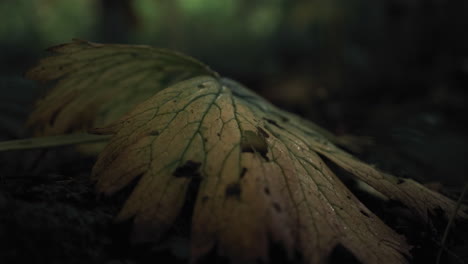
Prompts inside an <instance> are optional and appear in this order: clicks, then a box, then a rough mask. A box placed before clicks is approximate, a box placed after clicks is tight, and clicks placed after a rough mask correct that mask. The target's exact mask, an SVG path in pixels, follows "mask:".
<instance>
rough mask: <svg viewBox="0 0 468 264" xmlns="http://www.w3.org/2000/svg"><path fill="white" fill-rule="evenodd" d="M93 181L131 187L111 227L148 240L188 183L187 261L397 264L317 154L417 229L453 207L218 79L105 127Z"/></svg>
mask: <svg viewBox="0 0 468 264" xmlns="http://www.w3.org/2000/svg"><path fill="white" fill-rule="evenodd" d="M95 131H96V132H99V133H104V134H108V133H112V134H115V135H114V137H113V138H112V140H111V142H110V144H109V145H108V147H106V148H105V150H104V151H103V152H102V153H101V155H100V157H99V160H98V162H97V163H96V165H95V167H94V171H93V175H94V177H95V179H96V180H97V186H98V190H99V191H101V192H105V193H107V194H112V193H114V192H116V191H118V190H120V189H122V188H123V187H124V186H126V185H127V184H129V183H130V182H131V181H132V180H134V179H136V178H137V177H139V176H142V177H141V179H139V181H138V184H137V186H136V187H135V189H134V191H133V193H132V195H131V196H130V198H129V199H128V200H127V202H126V203H125V206H124V208H123V209H122V211H121V212H120V214H119V216H118V218H119V219H121V220H124V219H129V218H132V217H135V218H134V222H135V228H136V230H135V238H136V239H137V240H140V241H147V240H155V239H158V238H159V237H160V236H161V235H162V234H163V233H164V232H165V231H166V230H167V229H168V228H169V227H170V226H171V224H172V223H173V222H174V220H175V219H176V217H177V215H178V214H179V213H180V210H181V208H182V207H183V205H184V202H186V201H185V198H186V195H187V190H188V188H189V185H190V184H191V183H192V184H193V183H194V182H195V183H196V185H197V186H198V193H197V195H196V202H195V208H194V212H193V218H192V237H191V240H192V241H191V245H192V257H193V258H195V259H196V258H198V257H199V256H202V255H203V254H205V253H207V252H208V251H210V250H211V249H212V248H213V247H215V246H216V247H217V248H218V250H219V253H220V254H225V255H227V256H230V257H231V258H232V259H234V260H236V261H239V263H243V262H244V261H253V260H256V259H267V256H268V246H269V243H270V242H271V241H273V242H275V243H279V244H281V245H283V246H284V247H285V249H286V252H288V253H289V254H291V256H292V255H293V254H294V251H295V249H299V251H300V252H301V254H302V257H303V258H304V260H305V262H306V263H323V262H324V261H325V259H326V257H327V255H328V254H329V253H330V251H331V250H332V249H333V248H334V247H335V246H336V245H337V244H341V245H343V246H344V247H346V248H348V249H349V250H350V251H351V252H353V253H354V254H355V255H356V256H357V257H358V258H359V259H360V260H361V261H362V262H363V263H377V262H384V263H404V262H405V257H404V255H406V254H407V253H408V246H407V245H406V243H405V241H404V239H403V238H402V237H400V236H398V235H397V234H396V233H394V232H393V231H392V230H391V229H390V228H389V227H387V226H386V225H385V224H383V222H382V221H381V220H379V219H378V218H377V217H376V216H375V215H374V214H373V213H372V212H370V211H369V210H368V209H367V208H366V207H365V206H364V205H362V204H361V203H360V202H359V201H358V200H357V199H356V198H355V197H354V196H353V194H352V193H351V192H350V191H349V190H348V189H347V188H346V187H345V186H344V185H343V184H342V183H341V182H340V180H339V179H338V178H337V177H336V176H335V175H334V174H333V172H332V171H331V170H330V169H329V168H328V167H327V166H326V164H325V163H324V162H323V160H322V158H321V157H320V156H319V155H318V154H322V155H323V156H325V157H327V158H329V159H331V160H332V161H334V162H336V163H337V164H338V165H340V166H342V167H343V168H345V169H347V170H349V171H350V172H352V173H353V174H354V175H356V176H357V177H359V178H360V179H362V180H364V181H365V182H367V183H369V184H370V185H371V186H373V187H374V188H376V189H377V190H379V191H381V192H382V193H384V194H385V195H387V196H388V197H391V198H392V199H396V200H400V201H402V202H404V203H405V204H406V205H407V206H409V207H411V208H413V209H414V210H415V211H416V212H417V213H418V214H419V215H420V216H422V217H423V218H426V217H427V213H428V212H430V211H431V210H433V209H435V208H439V207H440V208H446V209H449V210H451V209H453V203H452V202H451V201H450V200H448V199H447V198H445V197H443V196H441V195H439V194H436V193H434V192H432V191H429V190H428V189H426V188H424V187H423V186H421V185H419V184H417V183H416V182H414V181H411V180H399V179H397V178H395V177H393V176H389V175H385V174H383V173H380V172H379V171H377V170H376V169H374V168H372V167H370V166H368V165H366V164H363V163H361V162H359V161H358V160H356V159H354V158H353V157H351V156H350V155H348V154H346V153H344V152H343V151H341V150H339V149H338V148H337V147H335V146H334V145H332V144H331V143H329V141H328V140H327V139H326V138H325V137H323V136H321V135H320V134H318V133H316V132H315V131H314V130H312V129H310V128H309V127H308V126H307V125H306V124H304V122H303V121H302V120H301V119H300V118H298V117H296V116H294V115H292V114H289V113H287V112H284V111H281V110H279V109H277V108H275V107H274V106H272V105H271V104H269V103H267V102H265V101H264V100H263V99H261V98H260V97H258V96H257V95H255V94H254V93H252V92H250V91H248V90H247V89H246V88H244V87H242V86H241V85H239V84H237V83H235V82H233V81H229V80H224V79H223V80H217V79H214V78H211V77H198V78H194V79H190V80H188V81H185V82H181V83H178V84H176V85H174V86H171V87H169V88H166V89H164V90H163V91H161V92H159V93H158V94H156V95H155V96H154V97H152V98H151V99H149V100H148V101H145V102H144V103H142V104H140V105H139V106H138V107H137V108H136V109H134V110H133V111H132V112H131V113H129V114H128V115H126V116H125V117H123V118H122V119H121V120H120V121H118V122H116V123H114V124H113V125H111V126H108V127H105V128H100V129H96V130H95Z"/></svg>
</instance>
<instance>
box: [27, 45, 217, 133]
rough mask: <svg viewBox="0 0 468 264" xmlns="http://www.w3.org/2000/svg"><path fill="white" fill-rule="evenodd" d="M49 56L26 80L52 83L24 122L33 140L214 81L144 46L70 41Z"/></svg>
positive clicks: (201, 68)
mask: <svg viewBox="0 0 468 264" xmlns="http://www.w3.org/2000/svg"><path fill="white" fill-rule="evenodd" d="M49 51H51V52H52V53H53V54H54V56H50V57H47V58H45V59H43V60H41V61H40V62H39V64H38V65H37V66H36V67H34V68H32V69H31V70H30V71H29V72H28V73H27V74H26V76H27V77H28V78H30V79H33V80H37V81H41V82H51V81H55V85H54V87H53V89H52V91H50V92H49V93H48V94H47V96H45V97H44V98H43V99H42V100H40V101H38V103H37V105H36V109H35V111H34V112H33V113H32V114H31V116H30V118H29V125H30V126H32V127H34V128H35V129H36V133H37V134H39V135H55V134H62V133H66V132H72V131H76V130H82V129H86V128H90V127H94V126H103V125H106V124H108V123H110V122H112V121H115V120H117V119H118V118H120V117H121V116H122V115H123V114H125V113H127V112H128V111H130V110H131V109H132V108H133V107H134V106H135V105H136V104H138V103H140V102H142V101H143V100H146V99H148V98H149V97H150V96H152V95H154V94H155V93H156V92H158V91H160V90H161V89H163V88H165V87H166V86H168V85H170V84H173V83H176V82H179V81H181V80H185V79H188V78H191V77H194V76H198V75H212V76H217V74H216V73H215V72H213V71H211V70H210V69H209V68H208V67H207V66H205V65H203V64H202V63H200V62H198V61H197V60H195V59H193V58H190V57H188V56H185V55H182V54H180V53H177V52H174V51H170V50H165V49H158V48H153V47H149V46H142V45H117V44H97V43H92V42H87V41H82V40H74V41H73V42H71V43H67V44H62V45H59V46H55V47H52V48H50V49H49Z"/></svg>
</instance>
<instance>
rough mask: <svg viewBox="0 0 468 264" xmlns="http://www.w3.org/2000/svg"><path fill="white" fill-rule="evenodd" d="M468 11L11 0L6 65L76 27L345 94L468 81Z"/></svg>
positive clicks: (79, 32)
mask: <svg viewBox="0 0 468 264" xmlns="http://www.w3.org/2000/svg"><path fill="white" fill-rule="evenodd" d="M467 12H468V1H465V0H451V1H436V0H414V1H403V0H382V1H367V0H256V1H248V0H222V1H219V0H3V1H1V2H0V17H2V23H1V24H0V39H1V42H0V48H1V58H0V59H1V61H2V65H0V70H2V71H3V72H22V71H24V70H25V69H26V68H28V67H29V66H31V64H32V63H33V62H34V61H35V60H36V58H37V57H38V56H39V55H40V53H39V51H41V50H43V49H44V48H46V47H48V46H51V45H54V44H57V43H63V42H67V41H69V40H70V39H71V38H74V37H76V38H82V39H87V40H91V41H95V42H111V43H117V42H120V43H131V44H149V45H155V46H160V47H166V48H171V49H175V50H179V51H182V52H185V53H188V54H190V55H192V56H194V57H196V58H198V59H200V60H202V61H204V62H206V63H207V64H209V65H211V66H212V67H213V68H214V69H216V70H217V71H219V72H220V73H222V74H223V75H225V76H230V77H233V78H235V79H238V80H240V81H243V82H245V83H247V84H254V85H255V86H256V85H257V84H258V83H259V82H260V83H262V82H263V84H264V85H266V84H265V83H264V81H263V80H269V81H272V82H275V81H276V79H287V78H288V76H291V75H295V78H296V77H297V78H299V79H304V78H306V79H307V82H313V83H314V85H315V86H320V87H325V89H326V90H328V91H329V94H339V95H340V96H352V95H356V94H357V95H361V94H362V92H368V93H371V94H374V95H375V96H381V95H382V96H383V95H388V94H389V93H390V92H389V91H392V93H393V92H394V91H395V90H398V91H400V92H401V93H403V94H407V93H409V91H416V92H415V93H421V92H422V91H425V90H426V89H432V88H434V89H435V86H438V87H441V86H447V85H449V86H454V87H458V88H459V87H462V85H464V83H465V81H463V84H462V83H459V82H456V83H454V82H453V80H454V79H457V78H458V79H459V78H462V79H463V78H464V79H463V80H465V79H467V78H466V77H464V76H466V72H467V70H466V68H467V67H466V64H467V63H466V62H465V60H466V59H464V58H466V57H468V40H466V37H464V35H466V34H465V30H466V28H467V27H468V20H467V19H465V14H466V13H467ZM458 79H457V80H458ZM311 80H312V81H311ZM267 84H268V85H270V83H267ZM314 85H310V84H309V86H314ZM408 87H411V89H408ZM253 88H255V87H253ZM458 88H457V89H458ZM307 89H309V88H307ZM310 89H314V88H310ZM359 91H362V92H359Z"/></svg>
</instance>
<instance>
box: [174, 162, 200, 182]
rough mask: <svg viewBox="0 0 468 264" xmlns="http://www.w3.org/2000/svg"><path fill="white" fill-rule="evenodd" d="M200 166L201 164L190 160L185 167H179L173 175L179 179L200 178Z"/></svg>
mask: <svg viewBox="0 0 468 264" xmlns="http://www.w3.org/2000/svg"><path fill="white" fill-rule="evenodd" d="M200 165H201V163H200V162H194V161H191V160H188V161H187V162H185V164H184V165H182V166H180V167H178V168H177V169H176V170H175V171H174V173H173V174H172V175H173V176H174V177H177V178H181V177H185V178H200V171H199V169H200Z"/></svg>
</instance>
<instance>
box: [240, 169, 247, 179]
mask: <svg viewBox="0 0 468 264" xmlns="http://www.w3.org/2000/svg"><path fill="white" fill-rule="evenodd" d="M246 173H247V168H242V171H241V174H240V177H241V178H244V176H245V174H246Z"/></svg>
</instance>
